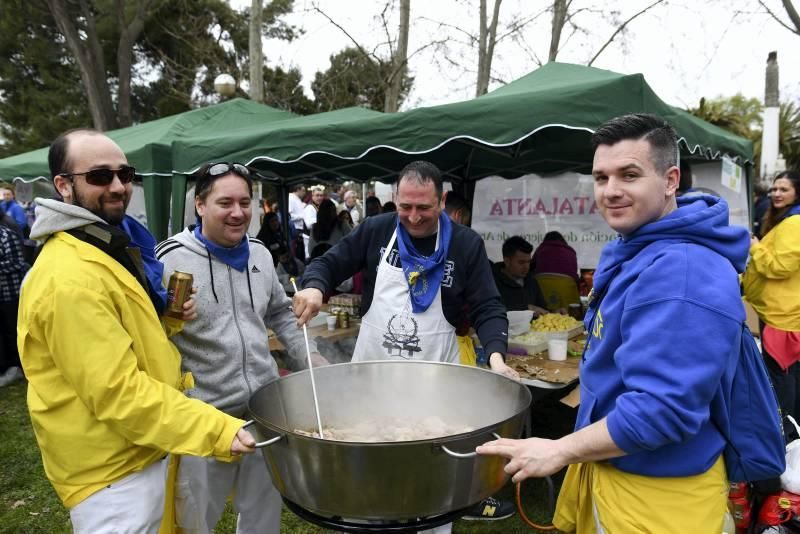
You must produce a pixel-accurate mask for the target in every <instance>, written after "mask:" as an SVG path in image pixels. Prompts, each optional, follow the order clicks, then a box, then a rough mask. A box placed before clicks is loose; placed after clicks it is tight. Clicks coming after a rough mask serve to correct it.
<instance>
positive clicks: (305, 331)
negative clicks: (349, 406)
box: [291, 277, 325, 439]
mask: <svg viewBox="0 0 800 534" xmlns="http://www.w3.org/2000/svg"><path fill="white" fill-rule="evenodd" d="M291 281H292V287H293V288H294V292H295V293H297V284H295V283H294V277H292V278H291ZM303 337H305V339H306V356H307V357H308V374H309V375H310V376H311V392H312V393H313V394H314V412H315V413H316V415H317V427H318V428H319V437H320V439H325V436H324V435H323V434H322V419H320V418H319V399H318V398H317V383H316V382H315V381H314V366H313V365H311V348H310V347H309V345H308V328H306V325H305V324H303Z"/></svg>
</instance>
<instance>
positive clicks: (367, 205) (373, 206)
mask: <svg viewBox="0 0 800 534" xmlns="http://www.w3.org/2000/svg"><path fill="white" fill-rule="evenodd" d="M380 213H381V200H380V199H379V198H378V197H367V200H365V201H364V217H365V218H366V217H372V216H373V215H379V214H380Z"/></svg>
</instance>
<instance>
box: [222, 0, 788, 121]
mask: <svg viewBox="0 0 800 534" xmlns="http://www.w3.org/2000/svg"><path fill="white" fill-rule="evenodd" d="M229 1H230V3H231V4H232V5H233V6H234V7H235V8H237V9H241V8H243V7H245V6H248V7H249V5H250V1H249V0H229ZM265 1H267V0H265ZM652 2H653V0H618V1H616V2H610V1H600V0H596V1H591V0H573V3H572V10H581V11H580V12H579V13H577V14H576V15H575V17H574V21H575V23H576V28H575V30H574V31H572V29H570V28H565V30H564V32H563V33H562V41H561V47H560V51H559V55H558V60H559V61H564V62H570V63H578V64H586V63H587V62H588V61H589V60H590V59H591V58H592V56H594V55H595V53H596V52H597V51H598V50H599V49H600V47H601V46H602V45H603V43H604V42H605V41H606V40H607V39H608V38H609V37H610V36H611V35H612V34H613V33H614V31H615V29H616V28H617V26H618V25H619V23H620V22H621V21H625V20H626V19H628V18H629V17H630V16H631V15H633V14H634V13H636V12H638V11H640V10H642V9H644V8H645V7H647V6H648V5H650V4H651V3H652ZM764 2H765V3H766V5H767V6H768V7H769V8H770V9H771V10H772V11H773V12H774V13H776V14H778V15H779V16H782V17H783V19H784V20H787V17H786V16H785V13H784V11H783V8H782V6H781V2H780V0H764ZM477 3H478V2H477V0H422V1H421V0H411V31H410V36H409V53H413V52H416V53H414V55H413V56H411V58H410V60H409V65H410V69H411V74H412V75H413V76H414V77H415V81H414V86H413V89H412V91H411V93H410V94H409V97H408V98H407V100H406V102H405V103H404V104H403V106H402V108H401V109H410V108H416V107H420V106H430V105H437V104H444V103H449V102H457V101H462V100H468V99H470V98H472V97H474V92H475V88H474V87H475V77H476V75H475V71H476V65H477V52H476V51H475V49H474V48H472V47H470V46H469V45H468V34H476V33H477V27H478V13H477ZM487 3H488V4H489V5H490V6H491V5H492V4H493V2H492V1H491V0H489V2H487ZM551 3H552V2H551V1H550V0H504V1H503V3H502V4H501V6H502V9H501V16H500V30H499V32H498V34H500V33H501V32H504V31H505V30H506V29H507V28H508V26H509V24H511V23H512V22H514V21H521V20H525V19H527V18H530V17H533V16H534V15H535V14H536V13H542V14H541V15H540V16H538V17H536V18H534V20H533V21H532V22H530V23H528V24H526V25H525V26H524V28H523V29H522V30H521V31H520V32H518V33H516V34H513V35H512V36H510V37H507V38H505V39H503V40H502V41H500V42H499V44H498V46H497V48H496V51H495V57H494V62H493V65H492V75H493V77H494V78H495V81H493V82H492V84H491V85H490V87H489V89H490V91H491V90H492V89H493V88H497V87H499V86H500V85H502V83H503V82H510V81H513V80H515V79H517V78H519V77H521V76H523V75H525V74H527V73H528V72H530V71H532V70H535V69H536V68H537V67H538V66H539V65H540V64H541V62H542V61H545V60H546V59H547V51H548V49H549V40H550V24H551V15H550V13H549V12H544V10H545V9H546V7H547V6H549V5H551ZM395 4H397V2H396V1H395ZM383 5H384V2H381V1H374V0H347V1H342V0H295V10H294V12H293V13H292V15H290V16H289V17H287V18H286V20H287V22H289V23H291V24H293V25H296V26H298V27H300V28H302V29H303V30H304V33H303V35H302V36H301V37H299V38H298V39H296V40H294V41H293V42H291V43H287V42H283V41H277V40H265V43H264V46H265V48H264V54H265V56H266V58H267V62H268V64H269V65H270V66H278V65H280V66H282V67H291V66H293V67H297V68H299V69H300V71H301V72H302V75H303V84H304V87H305V89H306V92H307V93H308V94H309V96H311V91H310V83H311V81H312V80H313V78H314V74H315V73H316V72H317V71H318V70H325V69H327V68H328V67H329V66H330V61H329V58H330V56H331V55H332V54H335V53H336V52H338V51H340V50H341V49H343V48H345V47H347V46H352V40H351V37H352V39H355V40H356V41H358V43H359V44H360V45H361V46H363V47H364V48H365V49H367V50H370V51H373V50H374V51H376V52H377V53H378V54H383V55H384V56H388V50H389V49H388V47H387V46H386V45H385V42H386V41H387V37H386V35H387V33H386V30H385V29H384V27H383V25H382V23H381V21H380V18H379V12H380V9H381V8H382V6H383ZM315 6H317V7H318V8H319V9H320V10H322V11H324V12H325V13H326V14H327V15H328V16H329V17H330V18H331V19H333V20H334V21H335V22H336V23H337V24H338V25H339V26H341V27H342V28H343V29H344V30H346V32H347V34H349V35H350V37H348V35H347V34H346V33H345V31H343V30H342V29H340V28H337V27H336V26H335V25H334V24H332V23H331V22H329V21H328V20H327V19H326V18H325V17H324V16H322V15H321V14H319V13H318V12H316V11H315V9H314V7H315ZM604 6H613V7H614V9H618V10H619V11H618V12H611V11H609V9H606V8H604ZM536 10H538V11H536ZM388 20H389V26H388V28H389V33H390V34H391V35H392V36H395V35H396V33H397V30H396V28H397V26H398V24H399V15H398V13H397V10H396V8H395V10H394V11H391V12H389V15H388ZM435 41H439V42H444V44H439V45H430V43H432V42H435ZM426 45H427V46H426ZM773 50H776V51H777V52H778V63H779V65H780V67H781V72H780V87H781V99H782V100H794V101H800V69H798V68H797V65H798V64H800V61H798V59H799V58H798V55H799V54H798V53H797V50H800V36H798V35H796V34H793V33H791V32H790V31H789V30H788V29H786V28H783V27H782V26H781V25H780V24H779V23H777V22H775V21H774V19H772V18H771V17H770V16H769V15H768V14H767V13H766V11H765V9H764V8H763V7H762V6H760V5H759V2H758V1H757V0H729V1H721V0H708V1H704V2H696V1H693V0H673V1H665V2H662V3H661V4H658V5H656V6H654V7H653V8H651V9H650V10H648V11H647V12H646V13H644V14H643V15H641V16H640V17H638V18H636V19H635V20H633V21H632V22H631V23H630V24H629V25H628V26H627V28H626V30H625V31H624V32H623V33H621V34H620V35H619V36H617V38H616V39H615V40H614V41H613V42H612V43H611V44H610V45H609V46H608V47H607V48H606V49H605V50H604V51H603V53H602V54H600V56H599V57H598V58H597V60H596V61H595V62H594V64H593V66H595V67H598V68H603V69H608V70H613V71H616V72H621V73H626V74H633V73H642V74H644V76H645V79H646V80H647V82H648V83H649V84H650V85H651V87H653V89H654V90H655V92H656V93H657V94H658V95H659V96H660V97H661V98H662V99H663V100H665V101H666V102H667V103H669V104H672V105H675V106H679V107H683V108H686V107H695V106H697V103H698V102H699V100H700V98H701V97H706V98H715V97H718V96H732V95H734V94H736V93H742V94H744V95H745V96H748V97H755V98H758V99H759V100H763V95H764V69H765V67H766V59H767V54H768V53H769V52H770V51H773Z"/></svg>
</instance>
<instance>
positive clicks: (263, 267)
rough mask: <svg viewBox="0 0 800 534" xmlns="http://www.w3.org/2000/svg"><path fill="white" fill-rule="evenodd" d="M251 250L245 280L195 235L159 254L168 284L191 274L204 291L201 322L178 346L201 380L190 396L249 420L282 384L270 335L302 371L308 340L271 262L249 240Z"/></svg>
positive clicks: (176, 239)
mask: <svg viewBox="0 0 800 534" xmlns="http://www.w3.org/2000/svg"><path fill="white" fill-rule="evenodd" d="M248 245H249V247H250V259H249V260H248V263H247V269H246V270H245V272H239V271H237V270H236V269H234V268H232V267H229V266H228V265H226V264H224V263H222V262H221V261H219V260H218V259H217V258H215V257H214V256H213V255H212V254H211V253H210V252H209V251H208V249H206V247H205V245H204V244H203V243H202V242H201V241H200V240H198V239H197V238H196V237H195V236H194V234H193V233H192V232H191V231H190V230H189V229H188V228H187V229H185V230H184V231H183V232H181V233H179V234H177V235H175V236H173V237H172V238H171V239H168V240H166V241H164V242H162V243H161V244H159V245H158V247H156V256H157V257H158V259H159V260H160V261H161V262H162V263H163V264H164V276H165V277H166V276H169V275H171V274H172V272H173V271H183V272H187V273H191V274H192V276H193V277H194V287H196V288H197V294H196V295H195V300H196V301H197V315H198V317H197V319H195V320H194V321H189V322H187V323H185V324H184V327H183V330H182V331H181V332H180V333H179V334H176V335H175V336H173V337H172V338H171V339H172V342H173V343H175V345H176V346H177V347H178V350H180V352H181V356H182V363H181V366H182V368H183V370H184V371H190V372H191V373H192V375H193V376H194V383H195V387H194V389H191V390H189V391H187V394H188V395H189V396H190V397H194V398H197V399H200V400H203V401H205V402H208V403H210V404H211V405H213V406H215V407H217V408H219V409H220V410H222V411H223V412H225V413H227V414H230V415H233V416H235V417H242V416H243V415H244V414H245V412H246V410H247V401H248V399H249V398H250V395H252V394H253V393H254V392H255V391H256V390H257V389H258V388H259V387H261V386H263V385H264V384H266V383H267V382H269V381H271V380H273V379H275V378H277V377H278V366H277V365H276V363H275V360H274V359H273V358H272V355H271V354H270V352H269V341H268V339H267V328H270V329H272V330H273V331H274V332H275V334H276V335H277V336H278V339H280V341H281V343H283V345H284V346H285V347H287V350H288V352H289V357H290V358H291V359H292V360H293V362H294V364H295V366H296V367H300V368H302V367H305V362H306V351H305V342H304V338H303V332H302V330H301V329H298V328H297V320H296V319H295V316H294V314H293V313H292V311H291V309H290V305H291V301H290V300H289V297H287V296H286V292H285V291H284V290H283V286H282V285H281V283H280V280H279V279H278V276H277V274H276V273H275V267H274V266H273V263H272V256H271V255H270V253H269V251H268V250H267V248H266V247H265V246H264V245H263V244H262V243H261V241H258V240H257V239H252V238H250V240H249V243H248ZM310 343H311V351H312V352H316V350H317V348H316V345H315V344H314V343H313V341H311V342H310Z"/></svg>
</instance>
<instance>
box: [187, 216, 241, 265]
mask: <svg viewBox="0 0 800 534" xmlns="http://www.w3.org/2000/svg"><path fill="white" fill-rule="evenodd" d="M194 236H195V237H196V238H197V239H199V240H200V242H201V243H203V244H204V245H205V246H206V248H207V249H208V251H209V252H210V253H211V254H213V255H214V257H215V258H217V259H218V260H219V261H221V262H222V263H224V264H225V265H229V266H231V267H233V268H234V269H236V270H237V271H239V272H244V270H245V269H247V262H248V261H249V260H250V246H249V245H248V243H247V235H245V236H244V237H243V238H242V241H241V242H240V243H239V244H238V245H236V246H235V247H230V248H228V247H223V246H220V245H217V244H216V243H214V242H212V241H209V240H208V239H206V236H204V235H203V232H202V227H201V225H200V224H199V223H198V224H197V226H195V227H194Z"/></svg>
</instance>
